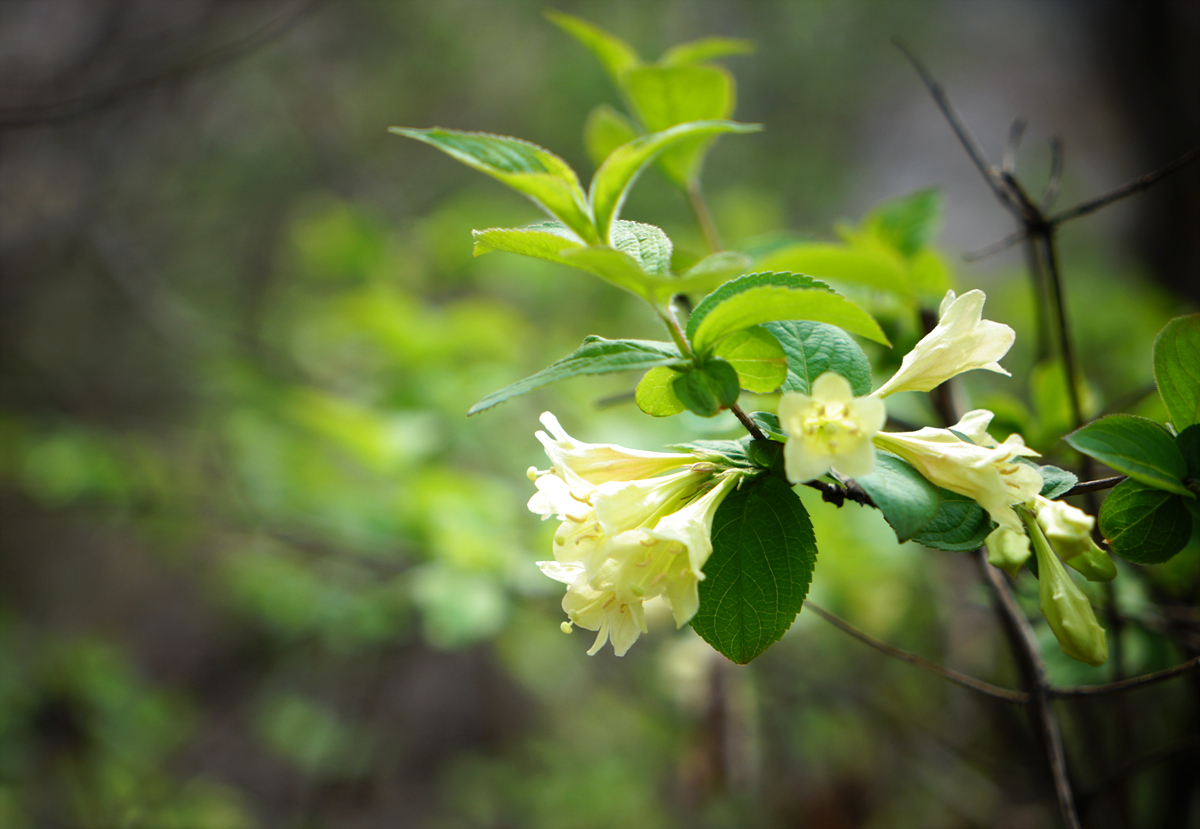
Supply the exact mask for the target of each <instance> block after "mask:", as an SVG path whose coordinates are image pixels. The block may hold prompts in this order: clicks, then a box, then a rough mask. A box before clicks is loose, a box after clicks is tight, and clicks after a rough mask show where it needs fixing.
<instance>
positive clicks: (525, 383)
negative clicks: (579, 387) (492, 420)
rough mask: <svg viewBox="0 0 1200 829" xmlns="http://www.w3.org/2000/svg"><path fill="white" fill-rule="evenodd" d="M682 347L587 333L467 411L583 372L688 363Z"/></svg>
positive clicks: (475, 410)
mask: <svg viewBox="0 0 1200 829" xmlns="http://www.w3.org/2000/svg"><path fill="white" fill-rule="evenodd" d="M687 364H688V363H687V361H686V360H684V359H683V358H682V357H681V356H680V354H679V351H678V350H677V349H676V348H675V346H674V345H673V344H671V343H663V342H655V341H652V340H606V339H604V338H603V337H595V336H591V337H587V338H586V339H584V341H583V344H582V345H580V346H579V348H577V349H575V351H574V352H572V353H571V354H568V355H567V356H566V357H563V358H562V359H561V360H558V361H557V362H555V363H552V364H551V365H549V366H547V367H546V368H544V369H542V370H541V371H539V372H538V373H537V374H534V375H532V376H530V377H526V378H525V379H524V380H521V381H520V382H517V383H513V384H512V385H511V386H507V387H505V388H503V389H501V390H500V391H495V392H492V393H491V394H489V395H488V396H487V397H485V398H483V399H482V400H480V401H479V402H478V403H476V404H475V405H474V406H472V407H471V410H470V411H469V412H467V414H468V415H473V414H477V413H479V412H482V411H484V410H485V409H490V408H491V407H492V406H495V405H496V404H497V403H503V402H504V401H505V400H508V399H509V398H510V397H517V396H519V395H522V394H528V393H529V392H531V391H533V390H534V389H536V388H539V387H541V386H545V385H547V384H549V383H557V382H558V381H560V380H566V379H567V378H568V377H577V376H579V375H581V374H610V373H612V372H614V371H632V370H634V369H647V368H654V367H656V366H679V367H683V366H686V365H687Z"/></svg>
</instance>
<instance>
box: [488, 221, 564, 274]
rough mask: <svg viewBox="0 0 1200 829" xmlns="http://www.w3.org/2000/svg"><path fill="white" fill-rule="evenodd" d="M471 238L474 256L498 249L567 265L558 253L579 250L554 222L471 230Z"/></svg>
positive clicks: (561, 226) (561, 227) (562, 228)
mask: <svg viewBox="0 0 1200 829" xmlns="http://www.w3.org/2000/svg"><path fill="white" fill-rule="evenodd" d="M471 235H472V236H474V237H475V255H476V256H482V255H483V254H485V253H489V252H491V251H494V250H499V251H504V252H506V253H519V254H521V255H522V256H532V257H535V258H537V259H547V260H549V261H551V262H558V263H559V264H562V265H570V264H571V263H570V262H568V261H567V260H566V259H564V258H563V257H562V256H561V255H560V254H561V253H562V252H563V251H565V250H570V249H571V248H581V247H583V245H582V244H580V242H579V241H578V240H577V239H576V238H575V234H573V233H571V231H569V230H568V229H567V228H566V226H565V225H562V224H559V223H558V222H545V223H543V224H540V225H535V226H532V227H492V228H488V229H487V230H472V231H471Z"/></svg>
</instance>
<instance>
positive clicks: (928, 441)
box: [875, 409, 1042, 533]
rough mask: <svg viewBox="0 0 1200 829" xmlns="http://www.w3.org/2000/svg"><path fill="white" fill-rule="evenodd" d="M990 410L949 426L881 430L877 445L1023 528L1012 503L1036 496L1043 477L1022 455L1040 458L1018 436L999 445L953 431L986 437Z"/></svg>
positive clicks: (998, 518) (996, 517) (1003, 524)
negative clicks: (1022, 460) (975, 440)
mask: <svg viewBox="0 0 1200 829" xmlns="http://www.w3.org/2000/svg"><path fill="white" fill-rule="evenodd" d="M991 418H992V414H991V412H988V411H986V410H984V409H978V410H976V411H973V412H969V413H967V414H966V415H965V416H964V417H963V419H962V420H961V421H960V422H959V423H957V424H955V426H953V427H952V429H953V431H952V430H951V429H935V428H932V427H926V428H924V429H919V430H917V431H915V432H880V433H879V434H877V435H876V436H875V445H876V446H878V447H879V448H880V449H886V450H887V451H889V452H892V453H894V454H897V455H899V456H900V457H902V458H904V460H906V461H908V462H909V463H911V464H912V465H913V466H914V467H916V469H917V471H918V472H920V473H921V474H922V475H924V476H925V478H927V479H928V480H929V481H931V482H932V483H935V484H937V485H938V486H940V487H944V488H946V489H948V490H950V491H951V492H957V493H959V494H960V495H966V496H967V497H968V498H971V499H973V500H974V501H976V502H977V503H978V504H979V505H980V506H981V507H983V508H984V509H985V510H987V513H988V515H989V516H991V518H992V520H993V521H995V522H996V523H997V524H999V525H1000V526H1001V527H1004V528H1006V529H1009V530H1011V531H1013V532H1016V533H1021V532H1024V528H1023V527H1022V526H1021V521H1020V519H1018V518H1017V516H1016V514H1015V513H1014V512H1013V510H1012V507H1013V506H1015V505H1017V504H1024V503H1026V502H1028V501H1031V500H1033V498H1034V496H1036V495H1037V494H1038V493H1039V492H1040V491H1041V489H1042V476H1041V474H1040V473H1039V472H1038V471H1037V470H1036V469H1034V468H1033V467H1032V466H1028V465H1026V464H1023V463H1017V462H1016V459H1017V458H1018V457H1022V456H1025V457H1036V456H1037V455H1038V453H1037V452H1035V451H1034V450H1032V449H1030V448H1029V447H1027V446H1026V445H1025V441H1024V440H1022V439H1021V436H1020V435H1015V434H1014V435H1009V436H1008V438H1007V439H1006V440H1005V441H1004V442H1003V443H1000V444H996V443H995V441H993V440H991V439H990V438H988V439H987V440H988V442H990V443H992V444H994V445H992V446H980V445H978V444H976V443H972V442H971V441H969V440H964V439H963V438H961V437H959V435H957V434H955V431H958V430H959V427H965V428H967V429H968V430H971V431H973V432H975V433H976V434H979V433H980V432H982V435H986V434H987V432H986V428H985V427H986V425H987V423H989V422H990V421H991Z"/></svg>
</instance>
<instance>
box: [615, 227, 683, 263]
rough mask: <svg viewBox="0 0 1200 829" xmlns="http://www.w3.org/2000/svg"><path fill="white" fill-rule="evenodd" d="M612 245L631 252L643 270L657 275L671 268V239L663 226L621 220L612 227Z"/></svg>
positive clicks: (625, 251) (622, 250) (624, 251)
mask: <svg viewBox="0 0 1200 829" xmlns="http://www.w3.org/2000/svg"><path fill="white" fill-rule="evenodd" d="M612 246H613V247H614V248H616V249H617V250H619V251H621V252H623V253H627V254H629V255H630V256H631V257H633V259H634V261H635V262H637V263H638V266H639V267H641V269H642V270H643V271H645V272H646V273H648V274H653V275H655V276H661V275H664V274H668V273H669V272H670V269H671V240H670V239H668V238H667V234H665V233H663V232H662V229H661V228H658V227H655V226H654V225H647V224H642V223H641V222H627V221H625V220H623V219H622V220H619V221H617V222H615V223H614V224H613V227H612Z"/></svg>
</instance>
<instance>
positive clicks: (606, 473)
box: [537, 412, 696, 486]
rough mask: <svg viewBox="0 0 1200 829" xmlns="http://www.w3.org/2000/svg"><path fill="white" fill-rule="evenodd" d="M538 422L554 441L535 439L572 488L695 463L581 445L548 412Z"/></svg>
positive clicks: (674, 455) (669, 455)
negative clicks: (548, 431)
mask: <svg viewBox="0 0 1200 829" xmlns="http://www.w3.org/2000/svg"><path fill="white" fill-rule="evenodd" d="M540 419H541V421H542V424H543V425H544V426H545V427H546V428H547V429H549V430H550V432H551V433H552V434H553V437H551V436H550V435H547V434H546V433H545V432H542V431H539V432H537V439H538V440H540V441H541V442H542V445H543V446H544V447H545V448H546V454H547V455H548V456H549V458H550V462H551V463H552V464H554V471H555V473H557V474H558V476H559V477H560V478H562V479H563V480H565V481H566V482H567V483H569V484H571V485H573V486H574V485H578V484H581V483H587V484H591V485H592V486H598V485H599V484H602V483H605V482H607V481H632V480H636V479H638V478H650V477H653V476H654V475H660V474H662V473H663V472H668V471H670V470H672V469H678V468H680V467H681V466H687V465H688V464H692V463H695V462H696V458H695V457H694V456H692V455H688V454H683V453H680V452H643V451H641V450H638V449H626V448H625V447H623V446H614V445H613V444H611V443H584V442H583V441H578V440H575V438H573V437H571V436H570V435H568V434H567V432H566V430H564V429H563V427H562V426H560V425H559V422H558V419H557V418H556V417H555V416H554V415H552V414H550V412H543V413H542V416H541V418H540Z"/></svg>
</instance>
